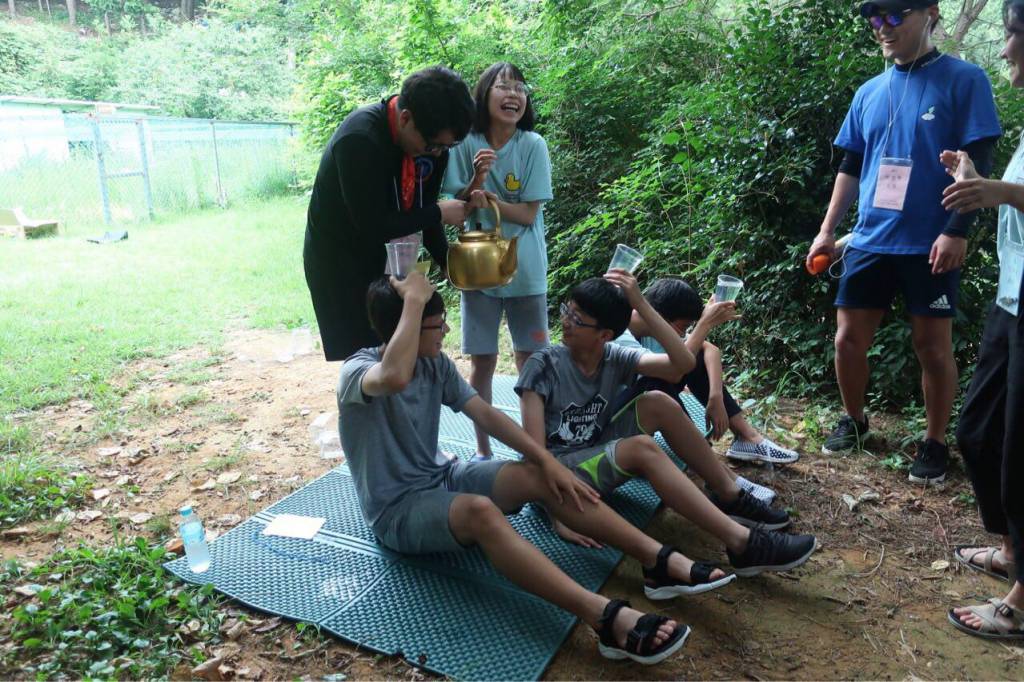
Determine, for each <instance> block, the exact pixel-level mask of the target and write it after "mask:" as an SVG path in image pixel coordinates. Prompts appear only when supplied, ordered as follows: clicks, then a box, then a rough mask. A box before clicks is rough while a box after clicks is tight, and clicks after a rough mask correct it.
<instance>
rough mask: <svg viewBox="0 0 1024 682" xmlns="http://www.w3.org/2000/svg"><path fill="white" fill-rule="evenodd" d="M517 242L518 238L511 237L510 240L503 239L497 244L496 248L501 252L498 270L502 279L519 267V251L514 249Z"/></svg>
mask: <svg viewBox="0 0 1024 682" xmlns="http://www.w3.org/2000/svg"><path fill="white" fill-rule="evenodd" d="M518 240H519V237H512V239H508V240H504V239H503V240H501V241H499V242H498V248H499V249H500V250H501V260H500V262H499V265H498V269H499V270H500V271H501V274H502V276H503V277H504V276H509V275H511V274H514V273H515V271H516V267H517V266H518V265H519V249H518V248H516V242H517V241H518Z"/></svg>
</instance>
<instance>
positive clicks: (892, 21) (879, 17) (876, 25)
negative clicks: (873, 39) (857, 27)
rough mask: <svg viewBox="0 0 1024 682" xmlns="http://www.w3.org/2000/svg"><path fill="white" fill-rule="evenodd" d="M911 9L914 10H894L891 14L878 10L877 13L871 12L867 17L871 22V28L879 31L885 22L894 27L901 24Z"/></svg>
mask: <svg viewBox="0 0 1024 682" xmlns="http://www.w3.org/2000/svg"><path fill="white" fill-rule="evenodd" d="M913 11H914V10H912V9H905V10H903V11H902V12H895V13H893V14H889V13H888V12H879V13H878V14H872V15H871V16H870V17H868V23H869V24H871V28H873V29H875V30H876V31H881V30H882V26H884V25H885V24H889V25H890V26H892V27H893V28H896V27H897V26H900V25H901V24H903V22H904V20H906V18H907V17H908V16H909V15H910V13H911V12H913Z"/></svg>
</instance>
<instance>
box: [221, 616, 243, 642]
mask: <svg viewBox="0 0 1024 682" xmlns="http://www.w3.org/2000/svg"><path fill="white" fill-rule="evenodd" d="M244 633H245V623H243V622H242V621H238V622H237V623H235V624H234V625H233V626H231V627H230V628H228V631H227V632H226V633H224V636H225V637H227V638H228V639H230V640H231V641H235V640H236V639H238V638H239V637H241V636H242V635H243V634H244Z"/></svg>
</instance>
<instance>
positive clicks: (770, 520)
mask: <svg viewBox="0 0 1024 682" xmlns="http://www.w3.org/2000/svg"><path fill="white" fill-rule="evenodd" d="M711 501H712V502H714V503H715V506H716V507H718V508H719V509H721V510H722V512H723V513H725V514H726V515H727V516H728V517H729V518H730V519H732V520H733V521H735V522H736V523H738V524H740V525H741V526H746V527H747V528H753V527H754V526H758V525H762V526H764V528H765V529H766V530H778V529H779V528H785V527H786V526H788V525H789V514H787V513H786V512H784V511H782V510H781V509H773V508H772V507H770V506H769V505H767V504H765V503H764V502H762V501H761V500H759V499H757V498H756V497H754V496H753V495H751V494H750V493H749V492H748V491H746V490H744V489H743V488H740V495H739V497H737V498H736V499H735V500H734V501H733V502H731V503H728V504H727V503H725V502H723V501H722V500H720V499H718V496H717V495H715V494H714V493H711Z"/></svg>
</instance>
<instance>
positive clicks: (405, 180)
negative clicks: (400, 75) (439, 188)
mask: <svg viewBox="0 0 1024 682" xmlns="http://www.w3.org/2000/svg"><path fill="white" fill-rule="evenodd" d="M388 127H389V128H391V141H392V142H394V143H395V144H398V97H392V98H391V99H390V100H388ZM399 180H400V182H399V184H400V186H401V192H400V193H399V197H400V203H401V206H402V210H403V211H408V210H409V209H411V208H412V199H413V196H414V195H415V194H416V163H415V162H414V161H413V160H412V157H411V156H409V155H408V154H405V155H404V156H402V174H401V177H400V178H399Z"/></svg>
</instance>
